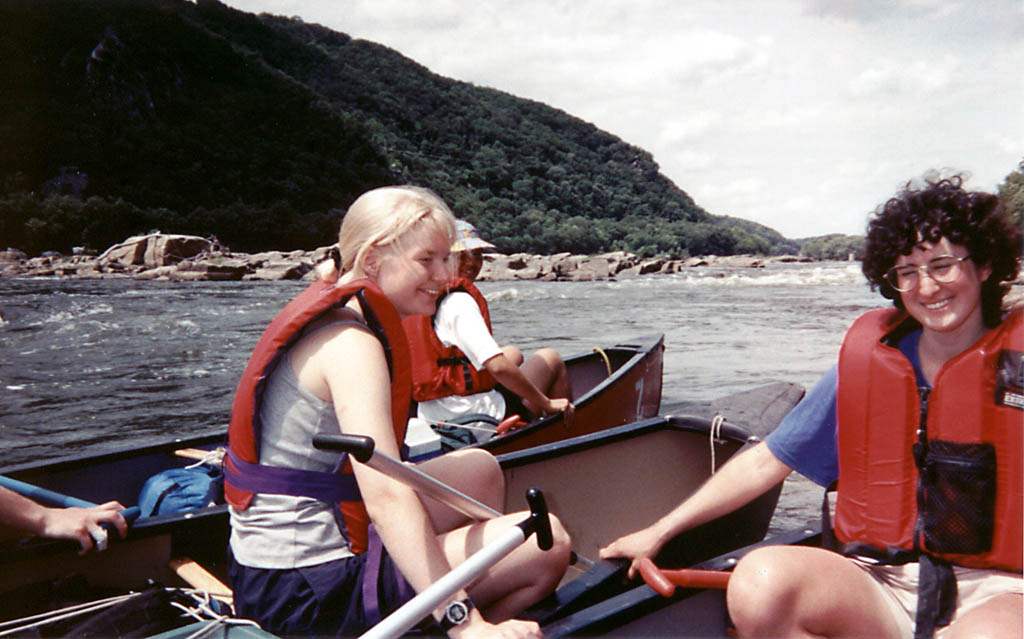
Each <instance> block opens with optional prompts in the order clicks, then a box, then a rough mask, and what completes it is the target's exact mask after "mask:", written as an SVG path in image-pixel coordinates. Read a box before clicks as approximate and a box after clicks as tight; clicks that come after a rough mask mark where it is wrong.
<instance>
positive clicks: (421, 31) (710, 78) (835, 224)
mask: <svg viewBox="0 0 1024 639" xmlns="http://www.w3.org/2000/svg"><path fill="white" fill-rule="evenodd" d="M227 4H229V5H231V6H233V7H236V8H239V9H242V10H244V11H249V12H253V13H260V12H267V13H273V14H278V15H286V16H299V17H301V18H302V19H303V20H305V21H306V22H316V23H319V24H322V25H324V26H326V27H329V28H331V29H334V30H336V31H341V32H344V33H347V34H349V35H351V36H353V37H356V38H362V39H366V40H371V41H373V42H378V43H380V44H384V45H387V46H389V47H391V48H393V49H395V50H397V51H399V52H400V53H402V54H403V55H405V56H407V57H409V58H412V59H413V60H416V61H417V62H419V63H420V64H423V65H424V66H426V67H427V68H429V69H430V70H432V71H434V72H436V73H439V74H441V75H444V76H447V77H450V78H454V79H457V80H463V81H466V82H471V83H473V84H476V85H479V86H487V87H493V88H496V89H499V90H502V91H506V92H508V93H511V94H513V95H516V96H520V97H524V98H529V99H532V100H537V101H540V102H544V103H546V104H549V105H551V106H553V107H556V108H559V109H562V110H564V111H566V112H568V113H570V114H572V115H575V116H577V117H580V118H582V119H584V120H586V121H588V122H591V123H593V124H595V125H597V126H598V127H600V128H601V129H604V130H606V131H608V132H610V133H612V134H614V135H616V136H618V137H620V138H622V139H623V140H625V141H626V142H628V143H630V144H634V145H637V146H640V147H642V148H644V149H647V150H648V151H650V152H651V153H652V154H653V155H654V159H655V161H656V162H657V163H658V164H659V166H660V167H661V171H662V173H664V174H665V175H667V176H668V177H669V178H670V179H672V180H673V181H674V182H675V183H676V184H677V185H678V186H679V187H680V188H682V189H683V190H685V191H686V192H687V193H689V194H690V195H691V196H692V197H693V198H694V200H696V202H697V203H698V204H699V205H701V206H702V207H704V208H705V209H706V210H707V211H708V212H710V213H712V214H715V215H732V216H735V217H741V218H745V219H749V220H754V221H757V222H760V223H762V224H765V225H767V226H770V227H772V228H774V229H776V230H778V231H779V232H781V233H782V234H783V235H785V236H787V237H791V238H798V237H808V236H813V235H822V234H825V233H850V234H860V233H863V231H864V224H865V221H866V219H867V214H868V213H869V212H870V211H872V210H873V209H874V208H875V206H876V205H878V204H879V203H880V202H882V201H883V200H885V199H886V198H888V197H890V196H891V195H893V194H894V193H895V192H896V191H897V190H898V188H899V187H900V186H901V185H902V184H903V183H905V182H906V181H907V180H909V179H911V178H915V177H920V176H921V175H922V174H924V173H925V171H927V170H929V169H953V170H956V171H960V172H967V173H970V174H971V176H972V177H971V179H970V181H969V182H968V186H971V187H973V188H976V189H980V190H988V191H994V190H995V188H996V186H997V185H998V184H1000V183H1001V182H1002V181H1003V180H1004V178H1005V177H1006V175H1007V174H1008V173H1010V172H1011V171H1013V170H1014V169H1015V168H1016V167H1017V164H1018V162H1020V161H1021V159H1022V158H1024V0H977V1H975V0H963V1H956V0H862V1H856V0H749V1H743V2H741V1H738V0H737V1H732V0H629V1H628V2H627V1H612V0H603V1H601V2H592V1H586V0H578V1H567V0H507V1H499V0H438V1H424V0H419V1H406V0H227Z"/></svg>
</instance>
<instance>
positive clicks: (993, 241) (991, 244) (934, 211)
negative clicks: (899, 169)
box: [861, 175, 1021, 327]
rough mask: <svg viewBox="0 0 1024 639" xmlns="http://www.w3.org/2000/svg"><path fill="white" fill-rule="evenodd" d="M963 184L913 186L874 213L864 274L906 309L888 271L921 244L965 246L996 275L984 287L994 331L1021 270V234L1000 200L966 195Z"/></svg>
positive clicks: (947, 180) (988, 320) (988, 322)
mask: <svg viewBox="0 0 1024 639" xmlns="http://www.w3.org/2000/svg"><path fill="white" fill-rule="evenodd" d="M962 184H963V179H962V178H961V177H960V176H959V175H957V176H953V177H950V178H945V179H939V180H927V181H926V183H925V186H924V188H914V187H913V183H912V182H908V183H907V184H906V185H905V186H904V187H903V190H902V191H900V193H898V194H897V195H896V197H894V198H892V199H890V200H889V201H887V202H886V203H885V204H882V205H881V206H879V207H878V208H877V209H875V212H874V214H873V215H872V217H871V219H870V220H869V222H868V230H867V242H866V244H865V247H864V261H863V263H862V264H861V269H862V270H863V271H864V276H865V277H867V279H868V282H870V283H871V290H875V289H876V288H878V289H879V290H880V292H881V294H882V296H883V297H885V298H886V299H890V300H892V301H893V304H895V305H896V307H897V308H899V309H901V310H902V309H903V308H904V307H903V301H902V300H901V299H900V294H899V292H898V291H897V290H896V289H894V288H893V287H892V286H890V285H889V283H888V282H887V281H886V280H885V277H884V276H885V273H886V271H888V270H889V269H890V268H892V267H893V266H894V265H895V264H896V260H897V259H899V256H900V255H910V253H911V251H913V250H914V247H915V246H917V245H918V244H920V243H921V242H930V243H935V242H938V241H939V240H941V239H942V238H943V237H945V238H946V239H947V240H949V241H950V242H951V243H953V244H959V245H961V246H964V247H966V248H967V250H968V251H969V253H970V256H971V260H972V261H973V262H974V263H975V264H976V265H978V266H985V265H988V266H990V267H991V268H992V275H991V276H989V278H988V279H987V280H986V281H985V282H983V283H982V285H981V308H982V316H983V318H984V321H985V324H986V326H989V327H994V326H997V325H998V324H999V322H1000V321H1002V315H1003V309H1002V305H1003V296H1004V295H1006V292H1007V291H1008V290H1009V289H1010V283H1011V282H1013V281H1014V280H1015V279H1016V278H1017V274H1018V272H1019V270H1020V264H1019V258H1020V256H1021V237H1020V231H1019V230H1018V229H1017V227H1016V226H1015V225H1013V224H1012V223H1011V222H1010V220H1009V218H1008V217H1007V216H1006V214H1005V213H1004V211H1003V206H1002V202H1001V201H1000V200H999V198H998V197H997V196H995V195H993V194H991V193H984V192H980V191H973V192H972V191H965V190H964V189H963V188H962Z"/></svg>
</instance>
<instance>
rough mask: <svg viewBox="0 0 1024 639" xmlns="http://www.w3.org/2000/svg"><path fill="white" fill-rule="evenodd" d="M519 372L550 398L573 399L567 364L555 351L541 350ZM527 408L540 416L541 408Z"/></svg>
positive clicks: (528, 406) (550, 349)
mask: <svg viewBox="0 0 1024 639" xmlns="http://www.w3.org/2000/svg"><path fill="white" fill-rule="evenodd" d="M519 370H521V371H522V372H523V375H524V376H526V378H527V379H529V380H530V381H531V382H533V385H534V386H536V387H537V388H539V389H540V391H541V392H542V393H544V394H545V395H547V396H548V397H552V398H560V397H564V398H566V399H569V400H571V399H572V388H571V386H570V385H569V373H568V371H567V370H566V369H565V362H563V361H562V356H561V355H559V354H558V351H556V350H555V349H553V348H542V349H540V350H539V351H537V352H536V353H534V354H533V355H531V356H530V359H528V360H526V363H525V364H523V365H522V366H520V367H519ZM524 403H526V402H524ZM526 407H527V408H528V409H530V412H532V413H534V414H535V415H539V414H540V411H539V410H538V409H539V407H537V406H531V405H529V404H527V406H526Z"/></svg>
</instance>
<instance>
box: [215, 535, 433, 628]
mask: <svg viewBox="0 0 1024 639" xmlns="http://www.w3.org/2000/svg"><path fill="white" fill-rule="evenodd" d="M228 577H229V578H230V580H231V587H232V589H233V591H234V602H235V613H236V614H237V615H238V616H239V617H243V618H245V619H252V620H253V621H255V622H256V623H258V624H260V627H261V628H263V629H264V630H266V631H268V632H271V633H274V634H278V635H317V636H338V637H354V636H358V635H360V634H362V633H363V632H365V631H366V630H367V629H369V628H370V627H371V626H373V625H374V624H376V623H377V622H379V621H380V620H381V619H382V618H384V617H386V616H387V615H389V614H390V613H392V612H394V611H395V610H397V609H398V608H400V607H401V606H402V604H404V603H405V602H406V601H408V600H409V599H411V598H412V597H413V595H415V594H416V593H415V591H413V589H412V587H411V586H410V585H409V583H408V582H407V581H406V580H405V577H403V576H402V573H400V572H399V571H398V567H397V566H395V564H394V562H393V561H392V560H391V557H389V556H388V554H387V551H386V550H385V549H384V547H383V545H382V544H381V543H380V538H379V537H377V535H376V534H374V533H371V534H370V548H369V550H368V551H367V552H365V553H363V554H361V555H356V556H354V557H347V558H345V559H337V560H335V561H328V562H325V563H322V564H317V565H315V566H307V567H303V568H293V569H266V568H250V567H248V566H243V565H241V564H239V563H238V562H237V561H235V558H234V556H232V554H231V549H230V547H229V548H228Z"/></svg>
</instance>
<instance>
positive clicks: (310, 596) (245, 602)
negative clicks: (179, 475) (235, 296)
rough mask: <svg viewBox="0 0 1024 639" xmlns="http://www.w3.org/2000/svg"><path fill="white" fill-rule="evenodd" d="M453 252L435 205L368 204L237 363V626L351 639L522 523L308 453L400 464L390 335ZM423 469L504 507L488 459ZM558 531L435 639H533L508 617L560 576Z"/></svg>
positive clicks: (400, 199)
mask: <svg viewBox="0 0 1024 639" xmlns="http://www.w3.org/2000/svg"><path fill="white" fill-rule="evenodd" d="M453 239H454V218H453V216H452V214H451V211H450V210H449V209H448V207H447V206H446V205H445V204H444V202H443V201H441V200H440V198H438V197H437V196H436V195H434V194H433V193H431V192H430V191H428V190H426V189H422V188H418V187H410V186H403V187H384V188H379V189H374V190H372V191H369V192H367V193H365V194H363V195H362V196H360V197H359V198H358V199H357V200H356V201H355V202H354V203H353V204H352V206H351V207H350V208H349V210H348V212H347V213H346V215H345V218H344V221H343V223H342V225H341V231H340V233H339V239H338V246H337V249H336V250H334V251H332V258H331V260H330V261H329V262H327V263H326V264H324V265H321V268H320V269H319V275H320V279H319V280H318V281H317V282H315V283H314V284H312V285H311V286H310V287H309V288H308V289H307V290H306V291H305V292H303V293H302V294H301V295H300V296H299V297H297V298H296V299H295V300H293V301H292V302H291V303H290V304H289V305H288V306H287V307H286V308H285V309H284V310H283V311H282V312H281V313H280V314H279V315H278V316H277V317H276V318H275V319H274V321H273V322H272V323H271V325H270V327H268V329H267V330H266V332H265V333H264V335H263V337H262V338H261V339H260V342H259V344H258V345H257V347H256V349H255V351H254V353H253V355H252V357H251V359H250V361H249V364H248V367H247V368H246V371H245V373H244V374H243V378H242V381H241V383H240V384H239V389H238V392H237V393H236V397H235V403H234V407H233V409H232V422H231V427H230V431H229V435H230V443H231V446H230V449H231V451H230V454H229V458H228V462H227V464H226V466H227V468H226V475H227V477H226V479H227V487H226V489H225V492H226V496H227V499H228V502H229V503H230V504H231V525H232V532H231V543H230V554H231V557H230V574H231V579H232V584H233V587H234V590H235V604H236V607H237V608H238V612H239V613H240V614H241V615H243V616H246V617H250V618H252V619H254V620H256V621H257V622H259V623H260V624H261V626H263V628H264V629H266V630H269V631H271V632H274V633H279V634H290V635H295V634H315V635H335V634H336V635H356V634H359V633H361V632H362V631H364V630H365V629H366V628H368V627H369V626H372V625H373V624H374V623H376V622H377V621H378V620H379V619H380V618H382V617H383V616H386V615H387V614H388V613H389V612H391V611H392V610H394V609H396V608H398V607H399V606H400V605H401V604H402V603H404V602H405V601H406V600H407V599H409V598H410V597H411V596H412V595H413V594H414V591H420V590H422V589H424V588H425V587H427V586H428V585H430V584H431V583H433V582H434V581H436V580H437V579H438V578H439V577H441V576H442V575H444V574H445V573H446V572H448V571H449V570H450V569H451V568H452V567H453V566H455V565H457V564H459V563H460V562H462V561H464V560H465V559H466V558H467V557H468V556H469V555H471V554H472V553H473V552H475V551H476V550H478V549H479V548H481V547H483V546H484V545H486V543H487V542H488V540H490V539H492V538H494V537H495V536H497V535H499V534H500V533H502V532H504V531H505V530H506V529H507V528H508V527H509V526H511V525H514V524H515V523H518V522H519V521H521V520H522V517H523V515H522V514H521V513H520V514H514V515H508V516H505V517H502V518H499V519H495V520H491V521H488V522H484V523H480V522H471V521H468V520H467V518H466V517H465V516H463V515H461V514H459V513H457V512H455V511H453V510H451V509H449V508H447V507H445V506H442V505H440V504H438V503H436V502H433V501H432V500H430V499H425V498H423V499H421V498H420V497H419V496H418V495H417V494H416V493H415V492H414V491H412V490H411V489H409V488H408V487H405V486H404V485H401V484H399V483H398V482H396V481H394V480H392V479H390V478H388V477H386V476H384V475H382V474H380V473H378V472H376V471H374V470H372V469H370V468H368V467H366V466H364V465H362V464H360V463H358V462H352V461H350V460H346V459H344V457H343V458H342V460H341V461H339V459H338V457H339V456H338V454H336V453H328V452H323V451H318V450H314V449H313V448H312V444H311V441H312V438H313V436H314V435H315V434H318V433H337V432H342V433H346V434H354V435H368V436H370V437H372V438H373V439H374V441H375V442H376V447H377V450H380V451H382V452H384V453H387V454H389V455H391V456H394V457H398V456H399V455H400V447H401V443H402V440H403V438H404V430H405V424H406V420H407V417H408V416H407V411H408V407H409V398H410V381H409V376H410V371H409V356H408V347H407V345H406V342H405V335H404V332H403V331H402V327H401V319H402V318H404V317H408V316H411V315H418V314H431V313H433V312H434V303H435V300H436V299H437V296H438V293H439V292H440V290H441V288H442V287H443V286H444V284H445V282H447V281H448V279H449V278H450V277H451V272H450V265H449V262H450V260H449V249H450V246H451V244H452V240H453ZM421 467H422V468H423V469H424V470H426V471H427V472H429V473H430V474H432V475H433V476H435V477H436V478H438V479H440V480H441V481H444V482H446V483H449V484H451V485H453V486H454V487H456V488H457V489H460V490H462V491H463V492H466V493H469V494H471V495H473V496H474V497H476V498H477V499H479V500H480V501H483V502H484V503H486V504H488V505H490V506H492V507H494V508H496V509H498V510H501V509H502V507H503V505H504V504H503V495H504V488H503V480H502V477H501V473H500V469H499V468H498V465H497V463H496V461H495V460H494V458H493V457H492V456H491V455H490V454H489V453H486V452H484V451H479V450H469V451H459V452H457V453H454V454H449V455H445V456H443V457H440V458H437V459H434V460H431V461H429V462H426V463H424V464H422V465H421ZM339 473H340V476H341V478H342V479H341V481H339V479H338V474H339ZM552 526H553V529H554V535H555V546H554V548H553V549H551V550H550V551H547V552H542V551H540V550H539V549H538V547H537V545H536V543H535V542H532V541H531V542H528V543H526V544H523V545H522V546H520V547H519V548H518V549H517V550H515V551H514V552H512V553H511V554H510V555H509V556H508V557H506V558H505V559H503V560H502V561H501V562H499V563H498V564H497V565H496V566H495V567H494V568H493V569H492V570H491V571H490V572H489V573H488V574H487V575H486V576H485V577H484V578H482V579H481V580H480V581H478V582H477V583H475V584H473V585H472V586H471V587H470V588H469V590H468V592H460V593H458V594H457V595H456V596H455V597H453V598H452V600H451V601H450V602H447V603H446V604H445V605H443V606H441V607H440V608H438V609H437V610H435V611H434V617H435V619H436V620H438V622H439V623H440V624H441V626H442V628H444V629H445V630H446V632H448V634H449V635H450V636H452V637H463V636H466V637H469V636H480V637H485V636H502V637H532V636H539V634H540V632H539V628H538V626H537V624H535V623H533V622H525V621H519V620H515V619H514V616H515V615H516V614H518V613H519V612H520V611H522V610H523V609H525V608H526V607H527V606H529V605H530V604H532V603H534V602H535V601H537V600H539V599H540V598H541V597H543V596H544V595H545V594H547V593H548V592H550V591H551V590H552V589H553V588H554V587H555V585H557V583H558V581H559V579H560V578H561V576H562V574H563V573H564V571H565V568H566V566H567V565H568V557H569V540H568V536H567V534H566V533H565V531H564V529H563V528H562V526H561V524H560V523H559V522H558V521H557V520H555V519H554V518H553V519H552ZM410 586H411V587H410ZM459 613H464V614H462V615H460V614H459ZM460 617H464V619H460ZM456 622H459V623H456Z"/></svg>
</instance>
